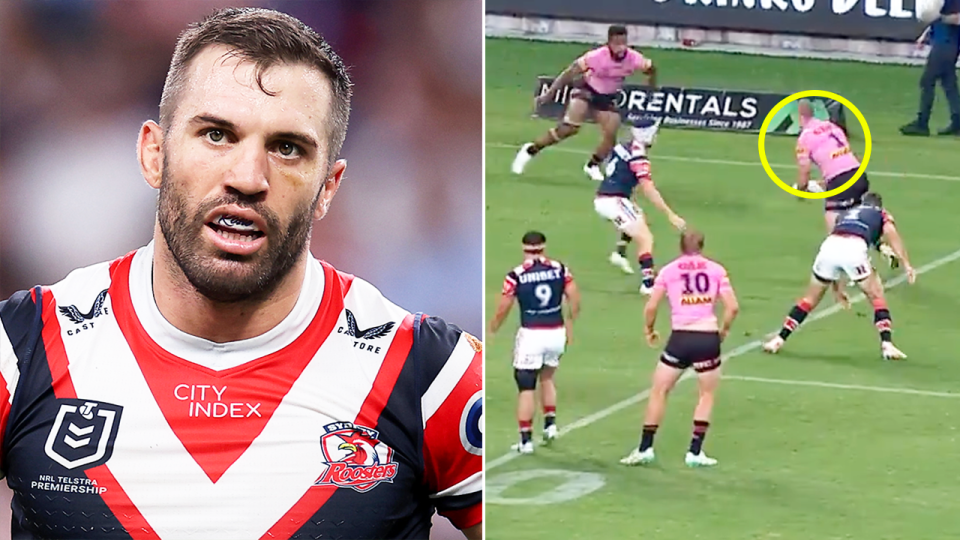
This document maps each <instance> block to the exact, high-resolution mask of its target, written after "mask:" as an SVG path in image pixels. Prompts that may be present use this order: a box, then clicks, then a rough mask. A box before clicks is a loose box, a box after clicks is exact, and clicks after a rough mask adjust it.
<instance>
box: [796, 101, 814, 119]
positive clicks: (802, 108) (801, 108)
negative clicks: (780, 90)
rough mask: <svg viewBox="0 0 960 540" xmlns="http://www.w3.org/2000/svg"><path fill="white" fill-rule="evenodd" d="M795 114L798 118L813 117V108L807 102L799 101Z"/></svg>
mask: <svg viewBox="0 0 960 540" xmlns="http://www.w3.org/2000/svg"><path fill="white" fill-rule="evenodd" d="M797 113H799V114H800V116H806V117H810V116H813V106H812V105H811V104H810V102H809V101H808V100H806V99H801V100H800V101H799V102H798V103H797Z"/></svg>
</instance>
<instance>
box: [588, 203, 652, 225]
mask: <svg viewBox="0 0 960 540" xmlns="http://www.w3.org/2000/svg"><path fill="white" fill-rule="evenodd" d="M593 209H594V210H596V211H597V213H598V214H600V215H601V216H602V217H604V218H606V219H609V220H610V221H612V222H613V224H614V225H616V227H617V230H619V231H626V230H628V229H630V228H631V226H632V225H633V224H634V223H636V222H637V221H638V220H639V219H640V218H642V217H643V210H640V207H639V206H637V205H636V204H635V203H634V202H633V201H631V200H630V199H628V198H626V197H597V198H595V199H593Z"/></svg>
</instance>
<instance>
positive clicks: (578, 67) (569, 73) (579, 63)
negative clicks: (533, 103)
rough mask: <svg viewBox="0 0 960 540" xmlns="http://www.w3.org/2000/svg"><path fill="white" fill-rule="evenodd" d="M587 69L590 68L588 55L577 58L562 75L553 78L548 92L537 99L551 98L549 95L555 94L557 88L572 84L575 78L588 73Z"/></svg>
mask: <svg viewBox="0 0 960 540" xmlns="http://www.w3.org/2000/svg"><path fill="white" fill-rule="evenodd" d="M587 69H589V68H588V67H587V60H586V55H584V56H581V57H580V58H577V59H576V60H575V61H574V62H573V63H572V64H570V65H569V66H567V69H565V70H563V71H562V72H560V75H558V76H557V78H556V79H554V80H553V83H551V84H550V88H547V91H546V92H544V93H543V94H540V96H539V97H537V101H541V102H542V101H546V100H547V99H549V96H552V95H553V94H555V93H556V92H557V90H559V89H561V88H563V87H564V86H566V85H568V84H570V83H571V82H573V80H574V79H576V78H577V77H579V76H580V75H583V74H584V73H586V72H587Z"/></svg>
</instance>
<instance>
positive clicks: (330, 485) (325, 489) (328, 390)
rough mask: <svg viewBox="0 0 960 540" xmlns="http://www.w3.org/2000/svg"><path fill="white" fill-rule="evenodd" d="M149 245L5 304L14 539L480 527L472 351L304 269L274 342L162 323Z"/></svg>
mask: <svg viewBox="0 0 960 540" xmlns="http://www.w3.org/2000/svg"><path fill="white" fill-rule="evenodd" d="M152 259H153V246H152V244H151V245H148V246H146V247H144V248H141V249H139V250H137V251H135V252H132V253H130V254H128V255H126V256H124V257H122V258H120V259H117V260H115V261H112V262H109V263H102V264H98V265H95V266H91V267H88V268H84V269H80V270H76V271H74V272H72V273H71V274H70V275H68V276H67V277H66V278H65V279H64V280H63V281H61V282H60V283H58V284H56V285H53V286H52V287H36V288H34V289H32V290H29V291H22V292H20V293H17V294H15V295H13V296H12V297H11V298H10V299H9V300H7V301H4V302H0V376H2V380H0V436H2V440H0V471H2V473H3V474H5V475H6V478H7V482H8V485H9V486H10V487H11V488H12V489H13V492H14V498H13V525H12V529H13V537H14V538H75V539H85V538H124V539H126V538H131V539H168V538H175V539H191V538H197V539H211V538H231V539H243V538H251V539H255V538H271V539H273V538H356V539H359V538H426V537H428V535H429V528H430V519H431V516H432V513H433V510H434V509H437V510H438V511H439V513H440V514H442V515H444V516H446V517H448V518H450V519H451V521H453V523H454V524H455V525H457V526H458V527H460V528H466V527H470V526H473V525H475V524H477V523H479V522H480V521H481V519H482V517H481V489H482V482H483V479H482V459H483V458H482V442H481V441H482V415H483V401H482V395H483V394H482V383H481V361H482V360H481V357H482V346H481V344H480V342H479V341H478V340H477V339H476V338H474V337H473V336H470V335H469V334H467V333H466V332H463V331H461V330H460V329H459V328H457V327H456V326H453V325H449V324H447V323H445V322H444V321H442V320H440V319H438V318H435V317H428V316H425V315H422V314H411V313H409V312H407V311H405V310H404V309H402V308H400V307H398V306H396V305H394V304H393V303H391V302H390V301H388V300H387V299H385V298H384V297H383V296H382V295H381V294H380V292H379V291H377V290H376V289H375V288H374V287H373V286H372V285H370V284H369V283H367V282H365V281H363V280H361V279H359V278H355V277H353V276H351V275H348V274H344V273H341V272H338V271H337V270H335V269H334V268H333V267H331V266H330V265H328V264H326V263H324V262H320V261H317V260H316V259H313V258H312V257H311V258H310V260H309V264H308V269H307V272H306V277H305V279H304V284H303V289H302V291H301V294H300V296H299V299H298V300H297V303H296V305H295V307H294V308H293V311H292V312H291V313H290V314H289V315H288V316H287V317H286V318H285V319H284V320H283V322H281V323H280V324H279V325H278V326H276V327H275V328H273V329H272V330H270V331H269V332H267V333H265V334H263V335H260V336H257V337H254V338H251V339H247V340H242V341H237V342H231V343H222V344H221V343H214V342H211V341H208V340H205V339H200V338H197V337H194V336H191V335H188V334H185V333H183V332H181V331H180V330H178V329H176V328H175V327H173V326H172V325H171V324H170V323H169V322H167V321H166V320H165V319H164V318H163V316H162V315H161V314H160V311H159V310H158V309H157V306H156V303H155V302H154V299H153V291H152V285H151V272H152Z"/></svg>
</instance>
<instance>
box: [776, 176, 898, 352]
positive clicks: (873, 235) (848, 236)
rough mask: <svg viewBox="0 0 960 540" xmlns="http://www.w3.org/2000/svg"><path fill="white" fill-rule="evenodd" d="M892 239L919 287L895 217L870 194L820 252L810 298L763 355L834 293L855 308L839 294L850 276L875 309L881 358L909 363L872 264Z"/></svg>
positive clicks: (840, 223) (848, 213)
mask: <svg viewBox="0 0 960 540" xmlns="http://www.w3.org/2000/svg"><path fill="white" fill-rule="evenodd" d="M883 238H886V240H887V241H888V242H889V243H890V246H891V248H892V249H893V251H894V253H895V254H896V256H897V258H898V259H899V260H900V261H901V262H902V264H903V267H904V268H905V270H906V273H907V280H908V282H910V283H913V282H914V281H915V280H916V272H915V271H914V269H913V267H912V266H911V265H910V259H908V258H907V250H906V247H904V244H903V240H902V239H901V238H900V233H899V232H897V228H896V226H895V225H894V221H893V216H891V215H890V213H888V212H887V211H886V210H884V208H883V200H882V199H881V197H880V195H879V194H877V193H872V192H870V193H867V194H866V195H864V196H863V201H862V203H861V204H860V205H859V206H856V207H854V208H851V209H849V210H846V211H845V212H843V213H842V214H841V215H840V217H839V219H838V220H837V224H836V225H835V226H834V228H833V231H832V232H831V233H830V234H829V235H828V236H827V238H826V239H825V240H824V241H823V243H821V244H820V251H819V252H818V253H817V257H816V259H815V260H814V261H813V276H812V277H811V279H810V285H809V286H808V287H807V292H806V293H805V294H804V296H803V298H801V299H800V301H798V302H797V303H796V305H794V306H793V308H791V309H790V313H789V314H788V315H787V318H786V320H785V321H784V322H783V328H781V329H780V333H779V334H778V335H776V336H774V337H772V338H771V339H770V340H768V341H767V342H766V343H764V344H763V350H764V351H766V352H768V353H776V352H777V351H779V350H780V349H781V348H782V347H783V344H784V342H785V341H786V339H787V338H788V337H790V334H791V333H792V332H793V331H794V330H796V329H797V328H798V327H799V326H800V325H801V324H802V323H803V321H804V319H806V318H807V315H808V314H809V313H810V312H811V311H812V310H813V309H814V308H816V307H817V304H819V303H820V300H822V299H823V295H824V294H825V293H826V291H827V288H828V287H831V286H832V287H833V291H834V294H835V295H836V296H837V300H838V301H839V302H841V303H842V304H843V305H844V306H846V307H849V300H848V299H847V297H846V295H845V294H844V293H843V292H842V291H841V290H840V288H839V285H838V284H839V280H840V278H841V277H842V276H844V275H846V276H847V277H848V278H849V279H850V281H852V282H854V283H856V284H858V285H859V286H860V289H861V290H862V291H863V294H864V295H866V297H867V298H868V299H869V300H870V302H871V303H872V304H873V321H874V325H875V326H876V327H877V331H878V332H879V333H880V352H881V354H882V355H883V358H885V359H887V360H899V359H904V358H906V357H907V355H905V354H904V353H903V352H902V351H900V349H898V348H897V347H895V346H894V344H893V341H892V334H893V326H892V323H891V319H890V310H889V309H888V308H887V302H886V300H885V299H884V296H883V284H882V283H881V282H880V277H879V276H877V274H876V272H873V271H872V265H871V264H870V256H869V250H870V246H876V245H878V244H879V243H880V240H881V239H883Z"/></svg>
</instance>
